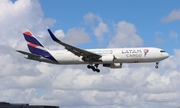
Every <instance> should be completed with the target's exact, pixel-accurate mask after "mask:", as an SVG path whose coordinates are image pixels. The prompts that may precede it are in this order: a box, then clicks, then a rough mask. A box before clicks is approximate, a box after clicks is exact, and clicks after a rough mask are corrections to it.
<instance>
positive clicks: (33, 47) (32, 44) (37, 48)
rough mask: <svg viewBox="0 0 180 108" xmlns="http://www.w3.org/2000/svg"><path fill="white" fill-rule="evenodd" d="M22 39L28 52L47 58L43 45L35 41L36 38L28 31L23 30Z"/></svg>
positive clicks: (46, 51)
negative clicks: (25, 42)
mask: <svg viewBox="0 0 180 108" xmlns="http://www.w3.org/2000/svg"><path fill="white" fill-rule="evenodd" d="M23 35H24V38H25V40H26V41H27V46H28V48H29V51H30V52H31V53H33V54H36V55H41V56H44V57H45V56H48V55H49V53H48V50H47V48H46V47H44V45H43V44H42V43H41V42H40V41H38V40H37V39H36V37H35V36H34V35H33V34H32V33H31V32H30V31H29V30H25V31H24V32H23Z"/></svg>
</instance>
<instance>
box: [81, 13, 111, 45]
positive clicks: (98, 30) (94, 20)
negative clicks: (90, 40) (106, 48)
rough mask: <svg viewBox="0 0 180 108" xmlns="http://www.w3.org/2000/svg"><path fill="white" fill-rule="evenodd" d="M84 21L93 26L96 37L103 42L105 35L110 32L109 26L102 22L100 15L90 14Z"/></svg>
mask: <svg viewBox="0 0 180 108" xmlns="http://www.w3.org/2000/svg"><path fill="white" fill-rule="evenodd" d="M84 19H85V22H86V23H87V24H90V25H91V28H92V30H93V31H94V35H95V36H97V38H98V40H99V41H101V42H102V41H103V39H104V37H103V35H104V34H105V33H107V32H108V31H109V29H108V25H107V24H105V23H104V22H103V21H102V18H101V17H100V16H99V15H95V14H93V13H88V14H87V15H85V16H84ZM96 24H97V25H96Z"/></svg>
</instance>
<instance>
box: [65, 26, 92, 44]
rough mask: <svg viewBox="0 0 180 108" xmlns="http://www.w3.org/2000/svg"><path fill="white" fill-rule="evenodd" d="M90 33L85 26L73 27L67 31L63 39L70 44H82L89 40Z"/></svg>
mask: <svg viewBox="0 0 180 108" xmlns="http://www.w3.org/2000/svg"><path fill="white" fill-rule="evenodd" d="M89 39H90V38H89V35H88V34H87V33H86V31H85V29H84V28H71V29H69V30H68V32H67V33H66V36H65V37H64V38H63V40H64V41H65V42H67V43H69V44H73V45H75V44H81V43H86V42H88V41H89Z"/></svg>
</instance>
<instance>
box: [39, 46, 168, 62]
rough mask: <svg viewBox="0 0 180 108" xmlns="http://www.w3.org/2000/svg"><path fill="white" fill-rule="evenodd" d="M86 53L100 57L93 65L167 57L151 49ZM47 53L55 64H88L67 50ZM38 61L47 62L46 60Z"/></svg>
mask: <svg viewBox="0 0 180 108" xmlns="http://www.w3.org/2000/svg"><path fill="white" fill-rule="evenodd" d="M87 51H90V52H93V53H97V54H100V55H102V59H100V61H97V62H93V63H94V64H106V63H144V62H158V61H161V60H163V59H165V58H167V57H168V56H169V54H168V53H166V52H165V51H163V50H162V49H159V48H152V47H142V48H107V49H87ZM49 52H50V53H51V55H52V56H53V57H54V58H55V59H56V60H57V61H58V63H56V64H89V62H84V61H83V60H82V57H81V56H80V57H78V56H76V55H74V54H73V53H71V52H70V51H68V50H58V51H49ZM112 57H114V58H112ZM38 61H44V62H49V60H48V61H46V58H41V60H38ZM51 63H52V62H51Z"/></svg>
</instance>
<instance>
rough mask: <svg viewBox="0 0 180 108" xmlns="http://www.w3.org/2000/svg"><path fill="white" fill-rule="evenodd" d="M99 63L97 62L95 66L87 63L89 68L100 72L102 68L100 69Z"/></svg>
mask: <svg viewBox="0 0 180 108" xmlns="http://www.w3.org/2000/svg"><path fill="white" fill-rule="evenodd" d="M98 65H99V64H95V65H94V66H92V65H87V68H88V69H92V70H93V71H94V72H97V73H99V72H100V70H99V69H98Z"/></svg>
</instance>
